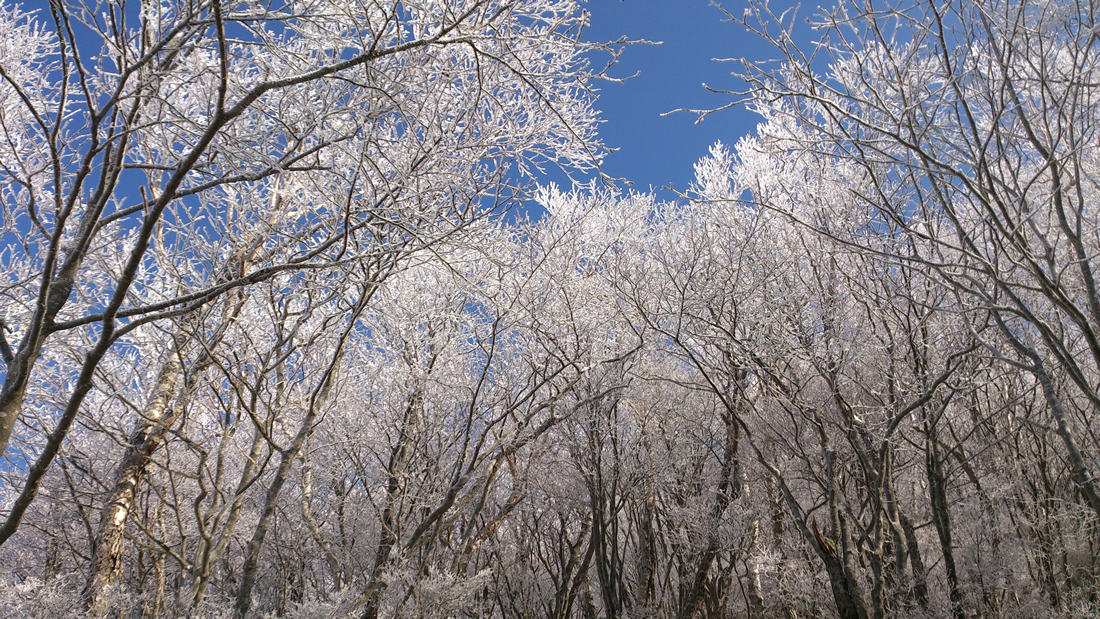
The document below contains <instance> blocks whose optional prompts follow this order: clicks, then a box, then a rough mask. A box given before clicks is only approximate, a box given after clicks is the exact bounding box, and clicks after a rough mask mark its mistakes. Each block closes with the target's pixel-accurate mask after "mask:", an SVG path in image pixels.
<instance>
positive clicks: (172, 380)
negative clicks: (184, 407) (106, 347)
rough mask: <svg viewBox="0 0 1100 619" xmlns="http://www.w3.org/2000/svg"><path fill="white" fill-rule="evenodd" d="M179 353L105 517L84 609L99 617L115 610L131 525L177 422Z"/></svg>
mask: <svg viewBox="0 0 1100 619" xmlns="http://www.w3.org/2000/svg"><path fill="white" fill-rule="evenodd" d="M178 352H179V351H178V350H173V351H172V352H170V353H169V354H168V356H167V358H166V359H165V361H164V365H162V366H161V370H160V374H159V375H158V376H157V382H156V385H155V386H154V388H153V392H152V394H151V396H150V398H149V401H148V402H147V403H146V405H145V408H144V409H143V410H142V420H141V422H140V425H139V427H138V429H137V431H136V432H134V434H133V436H132V437H131V438H130V444H129V447H128V448H127V450H126V454H125V455H124V456H123V459H122V461H121V462H120V463H119V465H118V467H117V468H116V476H115V485H114V487H113V488H112V489H111V494H110V496H109V497H108V499H107V503H106V504H105V505H104V507H103V511H102V512H101V513H100V518H99V530H98V531H97V533H96V539H95V545H94V549H93V551H92V562H91V563H92V565H91V571H90V572H89V574H88V580H87V583H86V585H85V587H84V607H85V609H87V611H88V613H89V614H91V615H93V616H96V615H100V614H102V613H103V612H104V611H105V610H106V609H107V608H108V607H109V606H110V604H111V599H112V597H113V595H114V593H115V589H116V587H117V585H118V582H119V580H121V578H122V567H123V566H122V559H123V549H124V547H125V541H126V521H127V519H128V518H129V516H130V512H131V510H133V508H134V502H135V501H136V500H137V496H138V489H139V487H140V486H141V482H142V479H143V478H144V476H145V471H146V468H147V466H148V464H149V460H150V457H151V456H152V454H153V452H154V451H155V450H156V449H157V447H158V446H159V445H160V444H161V442H162V441H163V440H164V436H165V433H166V432H167V431H168V427H169V426H170V425H171V424H172V423H173V422H174V421H175V418H176V413H175V411H174V410H173V409H172V408H171V403H172V400H173V398H174V397H175V394H176V392H177V390H178V388H179V384H180V383H181V382H182V378H183V365H182V363H181V362H180V359H179V354H178Z"/></svg>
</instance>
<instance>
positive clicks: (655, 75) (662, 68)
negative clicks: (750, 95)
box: [583, 0, 783, 199]
mask: <svg viewBox="0 0 1100 619" xmlns="http://www.w3.org/2000/svg"><path fill="white" fill-rule="evenodd" d="M722 4H723V6H725V8H726V9H727V10H728V11H730V13H733V14H735V15H740V14H741V12H742V11H743V10H744V9H745V0H727V1H726V2H723V3H722ZM779 4H783V3H782V2H773V5H779ZM583 7H584V8H585V9H586V10H587V11H589V12H590V13H591V26H590V28H589V29H588V31H587V33H586V35H585V38H586V39H588V40H590V41H611V40H615V39H617V38H619V37H620V36H626V37H628V38H630V39H647V40H650V41H662V42H663V44H662V45H635V46H631V47H629V48H627V50H626V51H625V53H623V55H622V57H621V62H620V63H619V64H618V65H616V66H615V67H613V68H612V70H611V74H612V75H614V76H618V77H625V76H629V75H632V74H634V73H635V72H638V73H639V74H638V76H637V77H635V78H633V79H631V80H628V81H627V82H626V83H623V84H616V83H612V82H608V83H605V84H603V85H602V86H601V92H600V100H599V103H598V104H597V107H598V108H599V109H600V110H601V111H602V112H603V118H604V119H605V121H606V122H605V123H604V124H603V126H602V128H601V131H600V133H601V136H602V137H603V140H604V142H605V143H606V144H607V145H608V146H611V147H613V148H619V149H620V150H619V151H618V152H616V153H612V154H611V155H610V156H608V158H607V160H606V162H605V165H604V172H606V173H607V174H610V175H612V176H616V177H623V178H626V179H627V180H629V181H632V182H633V188H634V189H635V190H638V191H648V190H649V189H650V187H652V188H653V189H655V190H660V189H661V188H662V187H666V186H669V185H671V186H672V187H673V188H674V189H676V190H679V191H683V190H685V189H687V186H688V183H690V182H691V179H692V176H693V174H694V172H693V169H692V165H693V164H694V163H695V162H696V161H698V160H699V158H700V157H702V156H703V155H705V154H706V153H707V149H708V148H709V147H710V145H711V144H713V143H714V142H715V141H717V140H721V141H723V142H725V143H727V144H731V145H732V144H733V143H735V142H736V141H737V140H738V139H739V138H740V137H741V136H743V135H745V134H747V133H750V132H751V131H752V130H753V129H754V128H755V126H756V124H757V122H758V117H757V116H756V115H755V114H753V113H751V112H749V111H748V110H746V109H744V108H742V107H738V108H735V109H731V110H726V111H723V112H720V113H718V114H712V115H711V116H709V117H708V118H707V119H706V120H704V121H703V122H702V123H699V124H695V120H696V116H695V115H693V114H690V113H685V112H681V113H677V114H673V115H670V116H664V117H662V116H661V114H662V113H664V112H668V111H671V110H673V109H677V108H708V109H709V108H715V107H719V106H721V105H723V104H725V103H727V102H729V101H730V99H731V97H729V96H728V95H721V94H715V93H711V92H708V91H707V90H706V89H705V88H703V83H704V82H705V83H706V84H708V85H710V86H711V87H712V88H725V89H734V90H736V89H738V88H739V86H740V83H739V82H738V81H736V80H735V79H734V78H733V77H732V76H730V72H731V71H733V70H735V69H736V68H737V66H736V65H735V63H732V62H715V61H714V60H713V58H741V57H748V58H754V59H760V58H767V57H769V50H768V48H767V47H766V46H764V45H762V44H761V43H760V42H759V41H758V40H757V39H756V38H755V35H752V34H750V33H748V32H746V31H745V29H744V28H743V27H742V26H740V25H738V24H733V23H728V22H725V21H723V20H724V19H725V15H724V14H723V13H722V12H721V11H719V10H718V9H717V8H715V7H713V6H711V3H710V0H588V2H586V3H585V4H584V5H583ZM658 194H659V195H660V196H661V197H662V198H665V199H671V198H673V197H674V196H673V194H671V193H669V192H665V191H658Z"/></svg>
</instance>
